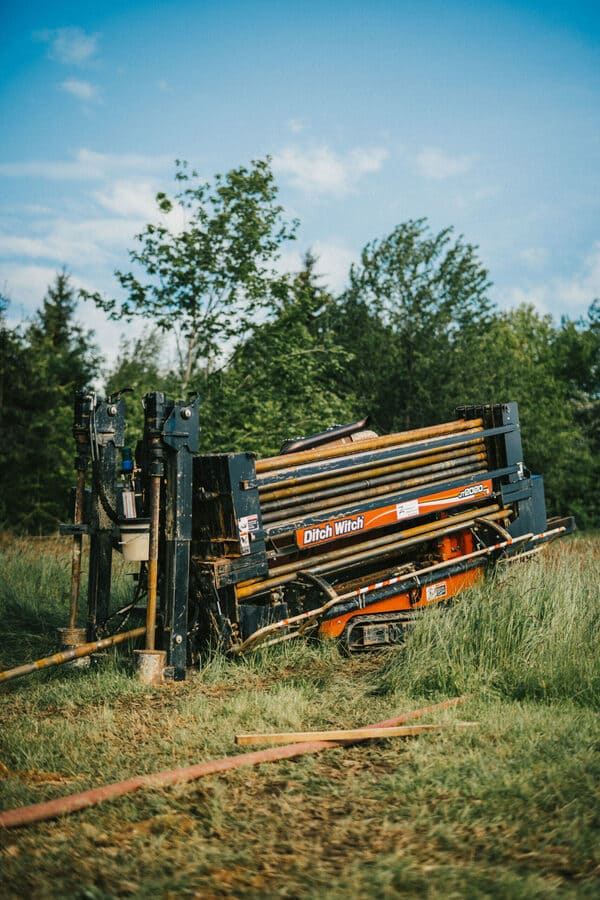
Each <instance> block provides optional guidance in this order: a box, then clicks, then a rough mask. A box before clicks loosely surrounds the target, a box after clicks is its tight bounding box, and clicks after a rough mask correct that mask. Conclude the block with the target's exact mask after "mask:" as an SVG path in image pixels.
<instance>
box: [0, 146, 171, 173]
mask: <svg viewBox="0 0 600 900" xmlns="http://www.w3.org/2000/svg"><path fill="white" fill-rule="evenodd" d="M171 162H172V157H171V156H142V155H139V154H135V153H122V154H119V153H96V152H95V151H93V150H87V149H86V148H82V149H81V150H78V151H77V153H76V154H75V156H74V158H73V159H70V160H31V161H29V162H12V163H0V175H6V176H7V177H13V178H30V177H32V178H49V179H57V180H62V179H65V180H70V179H73V180H80V179H84V180H100V179H103V178H107V177H110V176H111V175H114V174H116V175H119V176H122V175H123V173H124V172H133V173H136V174H139V173H140V172H156V171H160V170H162V169H164V168H165V167H166V166H167V165H169V164H170V163H171Z"/></svg>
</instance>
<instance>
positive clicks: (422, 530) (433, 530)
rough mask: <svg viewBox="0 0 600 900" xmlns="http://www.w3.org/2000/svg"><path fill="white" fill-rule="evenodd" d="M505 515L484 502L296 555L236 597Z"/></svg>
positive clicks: (247, 585)
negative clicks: (346, 543)
mask: <svg viewBox="0 0 600 900" xmlns="http://www.w3.org/2000/svg"><path fill="white" fill-rule="evenodd" d="M506 515H507V512H506V510H501V509H500V507H499V506H497V505H490V506H483V507H479V508H478V509H477V510H476V512H475V513H474V512H473V510H469V511H468V512H463V513H460V514H459V515H456V516H451V517H450V518H448V519H440V520H439V521H437V522H428V523H427V524H426V525H416V526H415V527H413V528H408V529H406V530H405V531H396V532H395V533H394V534H387V535H384V536H383V537H379V538H373V539H372V540H370V541H363V542H362V543H360V544H352V545H351V546H346V547H339V548H337V549H336V550H331V551H329V552H328V553H321V554H319V555H318V556H311V557H308V558H307V557H304V558H303V559H297V560H295V561H294V562H289V563H284V564H283V565H281V566H277V568H276V569H275V570H274V572H273V576H272V577H271V578H267V579H262V580H261V579H253V580H252V581H244V582H241V583H240V584H238V585H237V586H236V597H237V599H238V600H242V599H244V598H246V597H252V596H254V595H256V594H261V593H262V592H263V591H267V590H271V589H272V588H276V587H280V586H281V585H283V584H289V583H290V582H292V581H294V580H295V579H296V578H297V577H298V574H299V573H300V572H302V571H303V570H308V571H310V572H311V573H313V574H314V575H322V574H324V573H326V572H332V571H335V570H336V569H341V568H346V567H348V566H350V565H354V564H355V563H359V562H364V561H366V560H375V559H377V558H379V557H382V556H383V557H385V556H388V555H390V554H392V553H397V552H398V551H399V550H401V549H402V548H404V547H410V546H413V545H414V544H420V543H423V542H424V541H427V540H430V539H433V538H440V537H444V535H446V534H452V533H453V532H455V531H462V530H464V529H466V528H470V527H472V526H473V525H474V524H475V518H474V516H476V517H477V518H481V517H483V516H485V517H486V518H488V519H490V520H492V521H494V520H496V519H500V518H505V517H506Z"/></svg>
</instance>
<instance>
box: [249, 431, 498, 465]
mask: <svg viewBox="0 0 600 900" xmlns="http://www.w3.org/2000/svg"><path fill="white" fill-rule="evenodd" d="M482 426H483V419H459V420H458V421H455V422H445V423H444V424H442V425H434V426H432V427H430V428H416V429H414V430H412V431H404V432H401V433H400V434H386V435H384V436H383V437H378V438H373V439H372V440H368V441H361V442H360V445H359V446H360V450H361V451H365V450H375V449H377V448H380V447H393V446H396V445H397V446H401V445H403V444H409V443H411V442H413V441H415V442H416V441H419V440H426V439H427V438H430V437H439V436H441V435H450V434H457V433H458V432H461V431H467V430H468V429H471V428H480V427H482ZM356 451H357V445H356V444H348V445H347V446H345V447H332V448H329V449H327V448H324V449H322V450H319V449H317V450H305V451H301V452H300V453H290V454H289V455H287V456H270V457H266V458H265V459H259V460H257V463H256V471H257V473H260V472H270V471H275V470H277V469H285V468H289V467H290V466H296V465H301V464H302V463H306V462H311V461H313V460H324V459H332V458H334V457H336V456H346V455H348V454H350V453H356Z"/></svg>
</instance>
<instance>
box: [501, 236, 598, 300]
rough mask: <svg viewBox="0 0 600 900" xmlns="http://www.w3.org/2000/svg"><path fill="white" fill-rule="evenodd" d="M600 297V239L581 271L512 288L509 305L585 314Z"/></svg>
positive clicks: (509, 293) (507, 297) (508, 295)
mask: <svg viewBox="0 0 600 900" xmlns="http://www.w3.org/2000/svg"><path fill="white" fill-rule="evenodd" d="M597 297H600V241H596V242H595V243H594V244H593V245H592V249H591V250H590V252H589V253H588V255H587V256H586V257H585V259H584V261H583V265H582V266H581V269H580V271H579V272H576V273H575V274H574V275H573V276H572V277H571V278H553V279H550V280H549V281H547V282H540V283H538V284H533V285H530V286H528V287H520V286H519V287H514V288H512V289H511V290H509V291H508V293H507V295H506V298H505V299H506V302H507V305H509V306H517V305H519V304H521V303H531V304H532V305H533V306H535V307H536V309H538V310H539V311H540V312H542V313H548V312H550V313H552V314H553V315H557V316H559V315H568V316H572V317H577V316H580V315H583V314H584V313H585V312H586V311H587V309H588V307H589V305H590V304H591V302H592V301H593V300H594V299H595V298H597Z"/></svg>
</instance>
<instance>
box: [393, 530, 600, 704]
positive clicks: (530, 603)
mask: <svg viewBox="0 0 600 900" xmlns="http://www.w3.org/2000/svg"><path fill="white" fill-rule="evenodd" d="M382 685H383V688H384V690H395V689H398V688H400V687H401V688H403V689H406V687H407V686H409V685H410V687H411V689H412V690H413V691H414V692H415V693H416V694H423V693H429V694H431V693H436V692H442V693H456V692H458V693H464V692H470V691H477V690H481V689H485V690H491V691H493V692H497V693H499V694H500V695H503V696H506V697H508V698H511V699H517V700H522V699H541V698H547V699H565V700H572V701H574V702H576V703H578V704H583V705H588V706H591V707H593V708H600V554H599V553H598V545H597V542H596V544H594V543H593V542H587V541H582V540H579V541H574V542H571V543H565V544H564V545H562V546H556V547H553V548H552V549H551V550H550V551H549V552H547V553H545V554H542V555H541V556H539V557H537V558H536V559H534V560H531V561H528V562H527V563H517V564H514V565H513V566H512V567H511V568H504V569H503V568H502V567H500V569H499V571H498V572H497V573H496V575H495V576H494V577H492V578H490V579H488V580H487V581H486V582H485V583H484V584H483V586H481V587H480V588H476V589H472V590H470V591H466V592H465V593H464V594H462V595H460V597H459V598H458V599H457V600H456V601H455V603H454V605H453V606H452V607H450V608H448V609H443V608H441V607H440V608H436V609H429V610H426V611H424V612H423V614H422V615H421V616H420V617H419V619H418V621H417V624H416V625H415V627H414V629H413V630H412V632H411V633H410V635H409V637H408V638H407V641H406V646H405V649H404V652H402V653H394V654H393V655H391V656H390V658H389V660H388V661H387V664H386V666H385V667H384V671H383V673H382Z"/></svg>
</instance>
